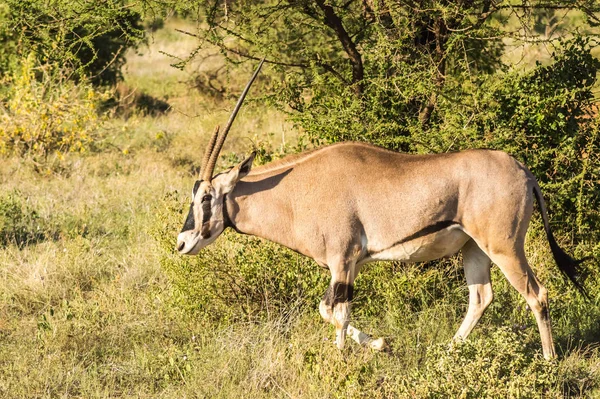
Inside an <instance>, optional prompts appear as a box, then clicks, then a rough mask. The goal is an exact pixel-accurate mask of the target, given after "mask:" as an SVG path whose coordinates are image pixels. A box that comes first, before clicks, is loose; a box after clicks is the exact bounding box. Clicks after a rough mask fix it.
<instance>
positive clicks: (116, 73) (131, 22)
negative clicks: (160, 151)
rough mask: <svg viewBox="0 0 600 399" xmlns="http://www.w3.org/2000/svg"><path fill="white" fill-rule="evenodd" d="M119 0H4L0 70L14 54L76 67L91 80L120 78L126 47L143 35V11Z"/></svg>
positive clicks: (0, 14)
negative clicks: (46, 0)
mask: <svg viewBox="0 0 600 399" xmlns="http://www.w3.org/2000/svg"><path fill="white" fill-rule="evenodd" d="M126 3H127V2H125V1H123V0H110V1H102V2H97V1H89V0H86V1H79V2H75V3H73V2H71V1H53V2H50V3H48V2H45V1H40V0H26V1H22V0H8V1H6V2H5V4H3V5H2V6H1V8H0V20H4V21H5V23H4V24H2V25H0V43H1V44H2V45H3V46H4V49H3V50H0V72H6V70H7V66H9V65H10V64H11V62H12V61H14V60H15V58H22V57H24V56H26V55H27V54H35V58H36V59H37V61H38V62H39V63H42V64H50V65H53V66H54V67H56V68H65V69H66V70H68V71H72V72H76V73H73V74H72V75H71V78H76V79H79V78H88V79H90V78H91V80H92V82H93V83H94V84H114V83H116V82H117V80H119V79H120V78H121V67H122V66H123V64H124V63H125V50H127V48H129V47H132V46H135V45H137V44H138V43H139V42H140V41H141V40H142V39H143V32H144V31H143V26H142V23H141V15H140V13H139V12H137V11H136V10H135V9H134V7H132V6H131V5H130V4H126Z"/></svg>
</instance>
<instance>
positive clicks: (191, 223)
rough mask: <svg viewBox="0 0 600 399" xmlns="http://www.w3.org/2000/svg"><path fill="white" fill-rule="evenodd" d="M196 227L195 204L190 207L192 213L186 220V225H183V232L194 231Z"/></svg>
mask: <svg viewBox="0 0 600 399" xmlns="http://www.w3.org/2000/svg"><path fill="white" fill-rule="evenodd" d="M194 227H196V223H195V222H194V203H193V202H192V204H191V205H190V211H189V212H188V215H187V218H185V223H184V224H183V229H181V232H182V233H183V232H184V231H188V230H193V229H194Z"/></svg>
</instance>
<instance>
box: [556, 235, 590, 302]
mask: <svg viewBox="0 0 600 399" xmlns="http://www.w3.org/2000/svg"><path fill="white" fill-rule="evenodd" d="M546 233H547V235H548V241H549V242H550V249H551V250H552V255H554V260H555V261H556V264H557V265H558V268H559V269H560V271H561V272H563V274H564V275H565V276H567V277H568V278H569V280H571V282H572V283H573V285H575V287H577V289H578V290H579V292H580V293H581V294H582V295H583V296H584V297H585V298H586V299H590V297H589V295H588V293H587V291H586V290H585V288H584V287H583V285H582V284H581V283H580V281H579V280H580V279H581V264H582V263H583V262H585V261H586V260H589V259H591V256H588V257H585V258H583V259H573V258H572V257H571V256H569V254H567V253H566V252H565V251H563V250H562V248H561V247H559V246H558V244H557V243H556V240H555V239H554V235H553V234H552V232H551V231H550V230H547V231H546Z"/></svg>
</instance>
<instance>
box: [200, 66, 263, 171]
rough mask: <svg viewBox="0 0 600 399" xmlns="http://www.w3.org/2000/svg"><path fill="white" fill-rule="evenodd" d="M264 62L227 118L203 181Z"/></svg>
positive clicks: (211, 167)
mask: <svg viewBox="0 0 600 399" xmlns="http://www.w3.org/2000/svg"><path fill="white" fill-rule="evenodd" d="M264 62H265V59H264V58H263V59H262V60H261V61H260V64H258V67H257V68H256V71H254V75H252V77H251V78H250V80H249V81H248V84H247V85H246V88H245V89H244V91H243V92H242V94H241V95H240V98H239V99H238V102H237V104H236V105H235V108H234V109H233V112H232V113H231V116H230V117H229V120H228V121H227V124H226V125H225V129H223V132H222V133H221V135H220V136H219V140H218V141H217V144H216V145H215V148H214V150H213V151H212V154H211V155H210V159H209V161H208V164H207V165H206V169H205V170H206V172H205V173H204V174H203V175H202V176H203V180H208V179H210V178H211V177H212V173H213V171H214V169H215V165H216V163H217V159H218V158H219V152H221V148H223V143H225V139H226V138H227V133H229V129H230V128H231V125H232V124H233V121H234V120H235V117H236V116H237V113H238V111H239V110H240V108H241V106H242V103H243V102H244V99H245V98H246V94H248V90H250V86H252V83H253V82H254V79H256V77H257V76H258V72H260V68H261V67H262V65H263V63H264ZM204 176H207V178H204Z"/></svg>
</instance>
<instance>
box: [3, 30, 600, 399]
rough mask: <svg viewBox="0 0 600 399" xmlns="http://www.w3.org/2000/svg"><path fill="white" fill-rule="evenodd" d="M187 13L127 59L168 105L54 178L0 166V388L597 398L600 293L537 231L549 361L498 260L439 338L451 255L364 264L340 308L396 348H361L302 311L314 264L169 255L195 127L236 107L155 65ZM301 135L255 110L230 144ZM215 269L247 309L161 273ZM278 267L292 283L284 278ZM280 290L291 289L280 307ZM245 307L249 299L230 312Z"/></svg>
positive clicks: (205, 278) (92, 393)
mask: <svg viewBox="0 0 600 399" xmlns="http://www.w3.org/2000/svg"><path fill="white" fill-rule="evenodd" d="M182 26H184V25H182V24H181V23H180V22H177V21H174V22H171V23H170V25H168V26H167V27H168V29H167V30H163V31H159V32H157V33H156V34H155V37H154V41H153V42H152V43H151V46H150V47H149V48H142V49H140V53H141V55H135V54H130V56H129V62H128V66H127V69H126V71H125V72H126V83H127V84H128V85H129V86H130V87H133V88H135V89H136V90H139V91H144V92H147V93H149V94H152V95H153V96H156V97H159V98H164V99H166V100H167V101H168V102H169V103H170V104H171V105H172V107H173V110H172V111H171V112H170V113H168V114H166V115H163V116H157V117H147V116H139V115H133V116H131V117H130V118H128V119H126V120H124V119H113V120H110V121H107V122H106V123H105V124H104V125H103V129H104V137H105V138H104V141H103V142H102V143H101V148H102V151H99V152H96V153H93V154H89V155H85V156H73V157H72V158H70V159H69V160H68V162H69V167H68V168H67V169H66V170H65V171H64V172H62V173H58V174H55V175H52V176H49V177H41V176H40V175H39V174H37V173H35V172H33V171H32V170H31V168H30V167H29V166H27V165H25V164H23V163H22V162H21V161H20V160H18V159H5V160H2V161H0V211H2V212H4V213H0V223H3V224H1V225H0V230H1V231H3V232H4V233H6V234H8V235H9V236H10V237H13V238H14V237H17V238H18V240H16V241H17V242H15V240H12V242H11V243H8V244H7V245H4V244H6V243H4V244H3V245H2V246H0V397H3V398H67V397H68V398H71V397H81V398H91V397H97V398H114V397H141V398H147V397H157V398H159V397H160V398H182V397H190V398H192V397H200V398H205V397H206V398H212V397H222V398H238V397H248V398H282V397H291V398H331V397H364V398H373V397H380V398H389V397H407V398H408V397H472V398H476V397H498V398H500V397H523V398H525V397H532V398H534V397H535V398H538V397H556V398H558V397H564V396H572V397H598V396H600V390H599V389H600V353H599V352H598V346H597V344H596V342H597V340H598V337H599V329H598V328H599V326H598V320H600V304H599V303H598V301H592V302H591V303H585V302H584V301H583V300H582V299H581V298H579V297H578V296H577V295H575V294H574V293H573V291H572V290H571V289H570V288H568V286H567V285H566V284H565V283H564V282H563V281H562V277H561V276H559V275H558V271H557V269H556V267H555V266H553V264H552V263H551V262H552V261H551V258H550V257H549V250H548V248H547V244H546V243H545V241H544V239H543V237H539V236H538V235H536V234H532V235H531V237H530V241H529V248H528V249H529V253H530V259H531V261H532V263H533V264H534V265H536V271H537V273H538V275H539V276H540V277H541V278H542V280H544V281H545V282H547V285H548V287H549V288H550V295H551V298H552V317H553V320H554V322H555V338H556V340H557V343H558V352H559V355H560V357H559V359H558V360H556V361H552V362H546V361H544V360H542V359H541V350H540V343H539V335H538V333H537V330H536V328H535V324H534V321H533V318H532V316H531V314H530V312H529V311H528V310H527V309H526V308H525V306H524V302H523V301H522V300H521V299H520V298H519V297H518V296H517V295H516V294H515V293H514V292H513V290H511V288H510V287H508V285H507V283H506V282H505V280H504V279H503V277H502V276H501V275H500V274H499V273H498V271H497V270H495V272H494V276H493V278H494V284H495V289H496V293H497V294H496V301H495V302H494V304H493V305H492V306H491V309H490V310H489V312H488V313H487V314H486V315H485V317H484V318H483V320H482V323H481V324H480V326H478V327H477V329H476V330H475V332H474V334H473V335H472V338H470V340H469V341H468V342H466V343H463V344H460V343H459V344H456V345H455V346H452V347H450V346H449V345H448V343H449V342H450V338H451V337H452V335H453V334H454V331H455V329H456V328H457V327H458V325H459V324H460V321H461V318H462V317H463V314H464V312H465V310H466V304H467V299H466V298H467V289H466V286H465V284H464V282H463V276H462V271H461V269H460V266H459V259H454V260H452V261H449V262H445V263H441V264H439V265H437V264H436V265H437V266H439V267H430V268H421V267H419V266H411V267H401V266H400V265H395V264H394V265H391V264H375V265H372V266H370V267H369V268H368V269H367V271H366V272H365V274H364V276H361V277H360V278H359V280H358V281H357V290H358V292H357V299H356V305H355V308H356V312H355V313H354V318H355V321H356V322H357V323H358V325H360V326H361V327H364V328H365V330H366V331H369V332H374V333H376V334H377V335H378V336H384V337H386V338H388V339H389V340H390V342H391V346H392V352H391V353H375V352H372V351H370V350H366V349H363V348H360V347H357V346H356V345H349V348H348V349H347V350H345V351H343V352H339V351H337V350H336V349H335V348H334V345H333V341H332V339H333V329H332V327H330V326H328V325H326V324H324V323H323V322H322V321H321V319H320V317H319V315H318V312H317V310H316V307H317V303H318V296H319V295H321V292H323V291H324V284H326V282H327V275H326V273H325V272H322V271H320V270H319V268H318V267H317V266H316V265H315V264H313V263H311V262H310V261H308V260H306V259H303V258H302V257H300V256H299V255H296V254H293V253H291V252H289V253H288V252H286V251H284V250H282V249H279V248H275V247H273V246H272V245H270V244H268V243H256V242H255V241H252V240H250V241H248V240H247V239H246V238H240V237H235V235H234V234H229V235H228V236H227V237H225V238H223V239H220V240H219V243H218V244H217V245H216V246H215V248H216V249H214V250H213V251H214V252H208V253H207V255H205V256H204V257H203V258H202V257H200V258H198V259H193V260H190V259H185V260H182V259H180V258H181V257H178V256H177V255H175V254H173V252H172V251H171V252H169V250H168V249H167V248H172V246H173V245H174V237H175V235H176V232H177V230H176V229H177V228H178V227H179V226H178V224H179V223H181V222H182V221H183V216H182V215H180V214H179V213H177V212H172V211H169V209H170V208H169V206H171V205H173V204H174V206H175V208H177V207H178V206H179V207H180V208H182V207H183V204H184V203H185V201H186V198H185V197H186V195H187V192H188V190H189V189H190V188H191V185H192V182H193V180H194V171H195V170H196V168H197V167H198V163H199V161H200V158H201V156H202V149H203V148H204V144H205V142H206V140H207V135H208V132H210V131H211V130H212V129H213V127H214V125H215V124H216V123H222V122H223V121H225V120H226V118H227V115H228V110H229V108H230V107H231V103H232V102H231V101H230V100H228V99H225V100H223V101H222V102H216V103H213V102H212V100H210V99H209V98H208V97H207V96H206V95H200V94H198V93H196V92H195V91H194V90H190V89H189V87H188V86H187V83H186V82H187V80H188V78H189V75H188V74H187V73H186V72H185V71H184V72H181V71H178V70H175V69H174V68H171V67H168V64H169V63H170V62H172V61H171V60H170V59H169V58H168V57H166V56H165V55H163V54H161V53H160V52H159V51H158V50H164V51H167V52H169V53H176V55H184V54H187V52H188V51H189V49H190V48H192V44H193V43H192V42H191V41H190V39H189V37H187V36H185V35H179V34H175V33H173V31H172V28H173V27H182ZM173 43H177V46H174V45H173ZM207 62H208V61H207ZM211 62H213V61H211ZM214 62H217V61H214ZM204 65H206V64H204ZM196 67H202V65H200V66H198V65H197V66H196ZM236 83H237V82H236ZM242 84H243V83H241V84H240V85H239V87H241V85H242ZM296 134H297V133H296V132H295V131H294V130H293V129H292V128H291V127H290V126H289V125H288V124H287V123H286V122H285V119H284V117H283V116H282V115H280V114H277V113H274V112H271V111H268V112H265V111H264V110H260V109H257V108H256V107H253V106H252V105H250V106H248V107H246V108H244V111H243V112H242V114H240V117H239V119H238V120H237V122H236V127H235V129H234V130H233V131H232V136H231V138H230V140H229V141H228V144H227V146H226V149H225V150H226V152H230V151H234V152H236V153H239V154H242V153H245V152H248V151H249V149H251V148H252V147H253V145H256V144H257V143H259V144H260V143H263V144H264V143H265V142H266V141H268V142H270V143H274V144H273V145H274V146H275V147H277V146H279V145H280V144H281V143H282V142H289V141H290V140H291V141H293V140H294V137H295V135H296ZM233 158H235V156H232V157H229V159H233ZM224 162H226V161H224ZM168 193H171V195H170V196H167V194H168ZM176 225H177V227H175V226H176ZM157 237H158V238H157ZM234 250H235V251H234ZM219 251H220V252H219ZM234 253H235V255H232V254H234ZM211 254H214V256H215V257H216V256H217V255H219V254H220V255H219V256H222V258H219V259H221V260H219V261H218V262H217V261H215V259H217V258H214V257H213V258H211ZM269 262H275V263H276V264H275V263H274V264H270V263H269ZM277 264H281V265H282V266H281V267H280V268H279V269H277V268H276V267H277ZM161 266H162V267H161ZM228 267H230V268H232V269H230V270H234V272H233V273H238V274H236V276H238V277H239V278H240V281H242V282H243V283H244V284H246V286H245V287H250V288H251V289H252V290H253V291H252V294H254V295H256V296H257V298H259V300H258V301H257V302H256V303H258V304H256V303H255V304H244V303H243V298H242V299H241V302H239V303H238V302H235V301H236V300H239V298H237V299H236V297H235V295H234V294H235V290H232V291H228V290H227V288H226V287H225V286H224V287H221V288H220V289H217V290H212V289H211V286H210V285H207V286H204V287H202V286H197V291H198V292H199V294H197V295H198V296H196V297H193V298H192V297H190V291H189V286H186V285H185V284H183V285H182V283H181V282H180V281H177V279H174V278H173V272H174V271H175V272H177V271H178V270H179V271H181V270H183V271H187V272H189V273H190V274H189V276H191V277H190V280H189V281H188V283H195V282H197V281H200V282H202V283H206V284H209V283H213V282H214V278H215V275H216V274H215V273H217V272H218V271H220V270H223V269H224V268H225V269H227V268H228ZM285 270H294V271H301V272H302V273H304V274H303V277H305V278H304V279H299V278H298V277H297V276H296V275H292V276H290V277H289V279H288V280H284V279H283V278H282V277H281V276H279V275H278V274H277V273H280V272H281V273H284V272H285ZM194 273H198V274H194ZM186 276H187V275H186ZM290 279H291V280H290ZM296 279H298V281H296ZM290 281H291V283H290ZM307 281H308V284H306V285H302V283H303V282H307ZM274 282H275V283H276V285H273V283H274ZM313 283H314V284H313ZM281 284H283V286H280V285H281ZM286 284H288V285H286ZM311 284H312V285H311ZM315 286H316V287H317V288H316V289H315V288H314V287H315ZM290 287H291V288H290ZM186 290H187V291H186ZM591 291H592V294H593V296H594V297H595V298H598V296H597V295H595V294H597V291H598V289H597V288H592V290H591ZM272 292H279V293H280V294H278V295H275V296H273V297H269V295H270V293H272ZM290 292H291V293H292V294H290ZM227 293H232V294H231V297H224V298H223V296H224V295H228V294H227ZM284 294H288V295H291V297H292V298H295V299H293V300H289V301H283V302H276V298H277V297H281V296H282V295H284ZM296 294H297V295H296ZM211 296H213V297H214V300H213V301H209V300H208V299H209V298H210V297H211ZM220 296H221V297H220ZM261 301H262V302H261ZM269 301H272V302H269ZM215 303H219V304H220V306H222V308H220V309H225V311H231V314H230V315H229V318H228V319H227V320H220V321H219V320H217V318H216V317H214V311H215V309H217V308H216V305H212V304H215ZM211 306H213V307H211ZM238 306H239V308H238ZM244 306H246V307H247V308H250V309H253V310H252V311H250V312H249V313H250V314H248V315H243V312H240V311H238V310H239V309H242V308H244ZM252 306H255V307H254V308H253V307H252ZM200 308H202V309H204V313H202V312H201V311H199V310H198V309H200Z"/></svg>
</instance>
